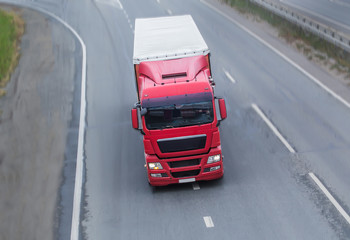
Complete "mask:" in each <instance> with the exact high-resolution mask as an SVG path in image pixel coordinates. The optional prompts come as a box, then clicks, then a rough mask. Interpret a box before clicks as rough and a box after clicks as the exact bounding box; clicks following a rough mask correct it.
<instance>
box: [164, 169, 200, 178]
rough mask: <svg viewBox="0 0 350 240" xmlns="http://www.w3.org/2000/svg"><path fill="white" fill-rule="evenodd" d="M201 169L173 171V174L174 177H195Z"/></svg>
mask: <svg viewBox="0 0 350 240" xmlns="http://www.w3.org/2000/svg"><path fill="white" fill-rule="evenodd" d="M200 171H201V170H200V169H197V170H191V171H185V172H172V173H171V175H173V177H174V178H183V177H194V176H197V175H198V174H199V173H200Z"/></svg>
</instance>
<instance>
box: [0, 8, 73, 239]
mask: <svg viewBox="0 0 350 240" xmlns="http://www.w3.org/2000/svg"><path fill="white" fill-rule="evenodd" d="M0 7H1V6H0ZM6 9H8V7H6ZM21 15H22V18H23V19H24V20H25V22H26V31H25V33H24V35H23V38H22V44H21V58H20V61H19V65H18V67H17V69H16V70H15V72H14V73H13V74H12V77H11V81H10V83H9V84H8V86H7V88H6V91H7V94H6V96H5V97H4V98H3V99H1V101H0V109H2V112H3V113H2V115H1V116H0V135H1V138H0V192H1V198H0V212H1V214H0V222H1V224H0V239H1V240H6V239H11V240H12V239H53V238H54V232H55V228H57V227H56V226H55V223H56V222H55V215H56V209H57V204H58V198H59V197H58V196H59V189H60V185H61V182H62V168H63V164H64V153H65V148H66V139H67V126H68V122H69V120H70V119H71V111H72V99H73V96H72V95H73V89H74V84H73V83H74V70H72V69H74V56H73V53H72V52H74V48H75V46H74V41H73V40H72V38H71V36H68V37H66V35H67V33H64V31H65V30H64V29H61V28H60V26H59V25H58V24H57V23H54V22H53V21H52V20H50V19H48V18H46V17H44V16H42V15H41V14H38V13H36V12H34V11H31V10H26V9H23V10H21ZM67 42H68V43H67Z"/></svg>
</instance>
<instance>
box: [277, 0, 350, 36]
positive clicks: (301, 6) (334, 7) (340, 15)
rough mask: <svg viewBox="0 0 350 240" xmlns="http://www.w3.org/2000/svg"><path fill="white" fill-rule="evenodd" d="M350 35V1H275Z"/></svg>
mask: <svg viewBox="0 0 350 240" xmlns="http://www.w3.org/2000/svg"><path fill="white" fill-rule="evenodd" d="M273 1H275V2H279V3H282V4H285V5H287V6H288V7H290V8H292V9H294V10H295V11H297V12H300V13H302V14H304V15H306V16H308V17H310V18H313V19H315V20H317V21H319V22H321V23H324V24H325V25H327V26H331V27H333V28H334V29H337V30H339V31H341V32H344V33H347V34H349V35H350V14H349V13H350V1H349V0H317V1H313V0H273Z"/></svg>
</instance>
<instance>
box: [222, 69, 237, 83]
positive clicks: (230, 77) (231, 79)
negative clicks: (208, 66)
mask: <svg viewBox="0 0 350 240" xmlns="http://www.w3.org/2000/svg"><path fill="white" fill-rule="evenodd" d="M224 73H225V75H226V77H227V78H228V79H229V80H230V81H231V82H232V83H236V80H235V79H234V78H233V77H232V76H231V75H230V74H229V73H228V72H227V71H226V70H225V69H224Z"/></svg>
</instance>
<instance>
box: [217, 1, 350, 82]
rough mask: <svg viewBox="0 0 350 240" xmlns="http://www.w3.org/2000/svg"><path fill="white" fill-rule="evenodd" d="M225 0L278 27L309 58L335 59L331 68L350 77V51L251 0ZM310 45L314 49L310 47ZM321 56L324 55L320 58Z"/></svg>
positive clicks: (282, 35) (240, 10)
mask: <svg viewBox="0 0 350 240" xmlns="http://www.w3.org/2000/svg"><path fill="white" fill-rule="evenodd" d="M223 1H224V2H226V3H227V4H229V5H231V6H232V7H234V8H236V9H237V10H238V11H239V12H240V13H243V14H250V15H253V16H257V17H258V19H259V20H264V21H266V22H268V23H269V24H270V25H272V26H273V27H275V28H277V29H278V32H279V35H280V36H281V37H283V38H284V39H286V40H287V41H288V42H289V43H292V44H293V43H294V44H295V45H296V47H297V49H298V50H300V51H301V52H303V53H304V54H305V55H306V56H307V57H308V58H309V59H319V60H320V61H322V59H323V60H324V59H325V58H326V57H327V58H332V59H334V60H335V62H336V64H332V66H331V67H330V69H337V70H338V72H339V73H343V74H346V77H347V78H350V54H349V53H348V52H346V51H344V50H342V49H341V48H339V47H337V46H335V45H333V44H330V43H329V42H327V41H326V40H323V39H322V38H320V37H318V36H316V35H314V34H312V33H310V32H307V31H305V30H303V29H302V28H301V27H298V26H296V25H295V24H292V23H290V22H289V21H287V20H285V19H284V18H281V17H279V16H277V15H275V14H274V13H272V12H270V11H268V10H266V9H265V8H262V7H260V6H258V5H256V4H254V3H251V2H250V1H249V0H223ZM310 46H311V47H312V48H313V50H314V51H312V49H310ZM315 55H316V56H315ZM320 56H322V57H321V58H320ZM324 63H325V62H324Z"/></svg>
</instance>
